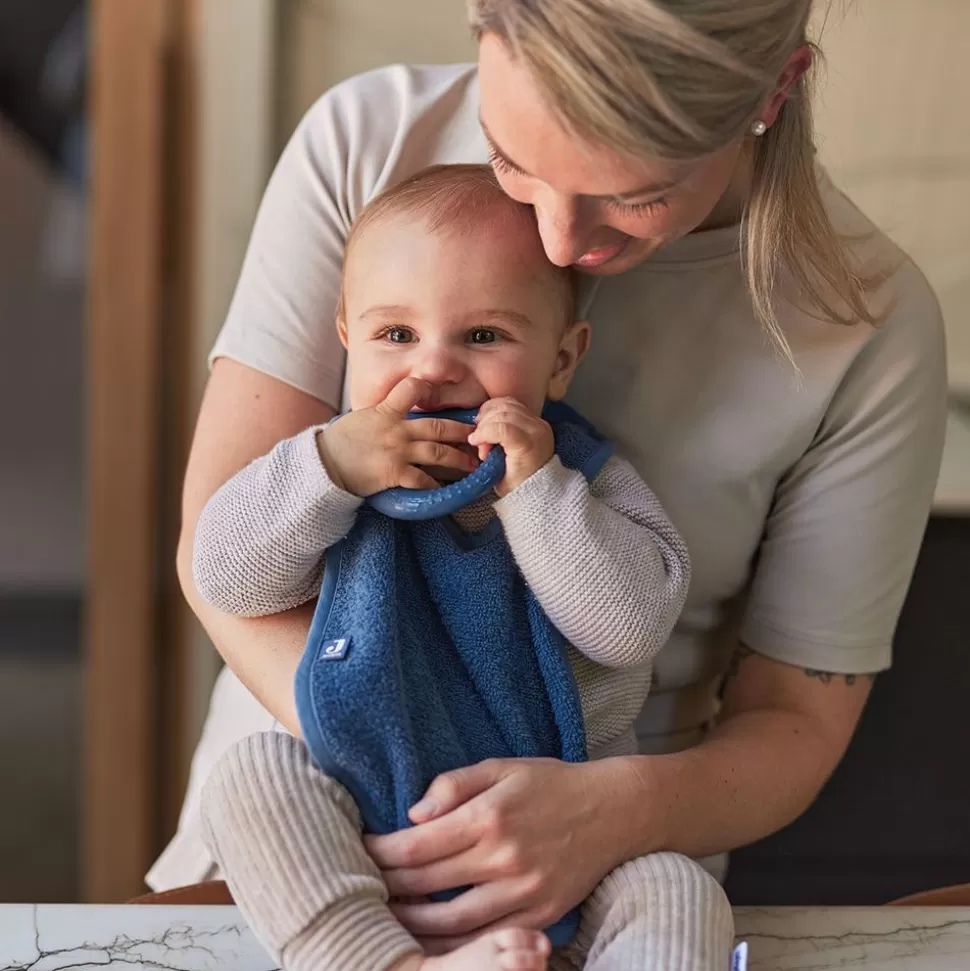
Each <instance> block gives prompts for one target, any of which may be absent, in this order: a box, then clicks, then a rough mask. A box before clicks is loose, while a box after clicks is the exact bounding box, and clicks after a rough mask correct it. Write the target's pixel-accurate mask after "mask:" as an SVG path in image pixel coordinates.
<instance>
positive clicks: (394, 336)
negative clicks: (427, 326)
mask: <svg viewBox="0 0 970 971" xmlns="http://www.w3.org/2000/svg"><path fill="white" fill-rule="evenodd" d="M384 337H385V338H386V339H387V340H389V341H390V342H391V343H392V344H410V343H411V342H412V341H413V340H414V331H411V330H408V328H407V327H390V328H388V329H387V330H386V331H384Z"/></svg>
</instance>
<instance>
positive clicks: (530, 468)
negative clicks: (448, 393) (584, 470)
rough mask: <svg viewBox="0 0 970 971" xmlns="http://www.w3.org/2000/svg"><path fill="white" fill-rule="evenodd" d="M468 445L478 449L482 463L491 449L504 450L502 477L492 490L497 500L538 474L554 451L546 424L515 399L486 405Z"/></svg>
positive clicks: (498, 399)
mask: <svg viewBox="0 0 970 971" xmlns="http://www.w3.org/2000/svg"><path fill="white" fill-rule="evenodd" d="M468 444H469V445H477V446H478V454H479V457H480V458H483V459H484V458H485V456H486V455H488V453H489V451H490V450H491V446H492V445H501V446H502V448H503V449H504V450H505V476H504V478H503V479H502V481H501V482H499V484H498V485H497V486H496V487H495V491H496V492H497V493H498V494H499V495H500V496H505V495H508V494H509V493H510V492H511V491H512V490H513V489H515V488H517V487H518V486H520V485H521V484H522V483H523V482H525V480H526V479H528V478H529V477H530V476H531V475H534V474H535V473H536V472H538V471H539V469H541V468H542V467H543V466H544V465H545V464H546V462H548V461H549V459H551V458H552V456H553V454H554V453H555V451H556V440H555V437H554V436H553V434H552V428H551V427H550V425H549V423H548V422H546V421H543V420H542V419H541V418H540V417H539V416H538V415H536V414H534V413H533V412H531V411H529V409H528V408H526V406H525V405H524V404H522V402H520V401H516V400H515V398H491V399H490V400H488V401H486V402H485V404H483V405H482V407H481V408H480V409H479V412H478V423H477V427H476V428H475V431H473V432H472V433H471V435H469V436H468Z"/></svg>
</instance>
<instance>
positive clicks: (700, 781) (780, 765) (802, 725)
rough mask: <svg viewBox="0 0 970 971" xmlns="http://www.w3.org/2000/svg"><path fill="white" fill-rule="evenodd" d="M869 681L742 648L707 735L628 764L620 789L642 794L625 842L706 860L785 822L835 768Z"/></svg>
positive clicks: (802, 808)
mask: <svg viewBox="0 0 970 971" xmlns="http://www.w3.org/2000/svg"><path fill="white" fill-rule="evenodd" d="M873 680H874V677H872V676H869V675H861V676H856V675H844V674H827V673H825V672H819V671H813V670H806V669H802V668H798V667H794V666H792V665H789V664H783V663H781V662H780V661H774V660H772V659H770V658H767V657H764V656H762V655H759V654H755V653H754V652H752V651H750V650H749V649H747V648H745V647H744V646H743V645H742V646H740V647H739V648H738V651H737V653H736V655H735V658H734V661H733V663H732V665H731V667H730V669H729V672H728V679H727V682H726V684H725V692H724V703H723V707H722V709H721V714H720V716H719V718H718V723H717V725H716V726H715V727H714V728H713V729H712V731H711V732H710V734H709V735H708V736H707V738H706V739H705V740H704V741H703V742H702V743H701V744H700V745H698V746H696V747H694V748H692V749H688V750H686V751H684V752H679V753H677V754H675V755H663V756H635V757H633V758H632V759H631V760H630V764H629V765H628V766H627V771H629V772H630V774H631V778H630V780H629V781H628V786H630V787H633V788H638V789H640V791H641V793H642V795H643V798H644V800H645V801H644V802H643V803H642V804H641V805H640V806H639V807H638V809H637V811H636V812H632V814H631V819H630V823H631V824H632V826H633V831H632V833H631V834H630V835H631V836H632V842H631V844H630V845H631V848H632V849H634V850H637V851H639V852H649V851H652V850H656V849H673V850H677V851H679V852H681V853H686V854H688V855H689V856H706V855H709V854H712V853H719V852H722V851H724V850H733V849H736V848H737V847H739V846H744V845H745V844H747V843H751V842H754V841H755V840H758V839H761V838H763V837H764V836H767V835H768V834H769V833H773V832H775V831H776V830H779V829H781V828H782V827H784V826H787V825H788V824H789V823H791V822H793V821H794V820H795V819H796V818H797V817H798V816H800V815H801V814H802V813H803V812H804V811H805V810H806V809H807V808H808V807H809V806H810V805H811V804H812V802H814V800H815V797H816V796H817V795H818V793H819V792H820V791H821V789H822V786H823V785H824V784H825V782H826V781H827V780H828V778H829V776H830V775H831V774H832V772H833V771H834V770H835V768H836V766H837V765H838V764H839V761H840V760H841V758H842V756H843V754H844V752H845V750H846V748H847V746H848V744H849V741H850V739H851V738H852V734H853V732H854V731H855V728H856V725H857V724H858V721H859V718H860V716H861V714H862V710H863V707H864V706H865V703H866V699H867V698H868V697H869V692H870V690H871V688H872V682H873ZM646 807H649V808H646ZM637 817H639V818H637Z"/></svg>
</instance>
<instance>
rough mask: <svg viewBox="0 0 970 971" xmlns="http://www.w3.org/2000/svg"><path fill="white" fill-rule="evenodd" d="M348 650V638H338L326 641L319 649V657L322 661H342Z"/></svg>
mask: <svg viewBox="0 0 970 971" xmlns="http://www.w3.org/2000/svg"><path fill="white" fill-rule="evenodd" d="M349 650H350V638H349V637H338V638H337V640H335V641H327V643H326V644H324V645H323V647H321V648H320V657H321V658H322V659H323V660H324V661H342V660H343V659H344V658H345V657H346V656H347V652H348V651H349Z"/></svg>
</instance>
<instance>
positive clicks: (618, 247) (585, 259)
mask: <svg viewBox="0 0 970 971" xmlns="http://www.w3.org/2000/svg"><path fill="white" fill-rule="evenodd" d="M629 241H630V240H629V238H627V239H624V240H621V241H620V242H618V243H611V244H610V245H609V246H597V247H596V248H595V249H591V250H589V251H588V252H586V253H583V255H582V256H581V257H580V258H579V259H578V260H576V263H575V265H576V266H582V267H585V268H586V269H589V268H591V267H596V266H602V265H603V264H604V263H609V261H610V260H612V259H614V258H615V257H617V256H619V255H620V253H621V252H622V251H623V250H624V249H625V248H626V245H627V243H629Z"/></svg>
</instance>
